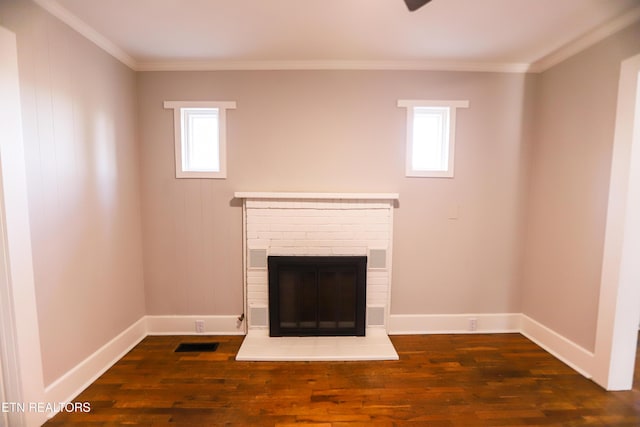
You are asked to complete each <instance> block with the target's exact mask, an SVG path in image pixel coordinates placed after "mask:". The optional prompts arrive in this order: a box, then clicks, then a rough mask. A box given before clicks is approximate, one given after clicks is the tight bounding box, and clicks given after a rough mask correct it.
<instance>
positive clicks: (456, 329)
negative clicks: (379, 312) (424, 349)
mask: <svg viewBox="0 0 640 427" xmlns="http://www.w3.org/2000/svg"><path fill="white" fill-rule="evenodd" d="M471 319H475V330H472V327H471ZM510 332H520V313H492V314H484V313H483V314H476V313H467V314H392V315H391V316H389V334H390V335H411V334H480V333H482V334H490V333H510Z"/></svg>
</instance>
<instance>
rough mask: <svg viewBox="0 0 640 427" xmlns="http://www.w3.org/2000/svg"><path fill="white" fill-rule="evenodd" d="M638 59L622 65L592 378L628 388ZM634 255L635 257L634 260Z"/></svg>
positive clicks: (639, 232)
mask: <svg viewBox="0 0 640 427" xmlns="http://www.w3.org/2000/svg"><path fill="white" fill-rule="evenodd" d="M639 84H640V55H635V56H633V57H630V58H628V59H626V60H624V61H622V63H621V69H620V80H619V85H618V104H617V110H616V125H615V134H614V142H613V153H612V163H611V178H610V184H609V202H608V209H607V222H606V230H605V241H604V252H603V262H602V275H601V283H600V300H599V306H598V323H597V330H596V345H595V355H594V356H595V357H594V362H595V364H594V370H593V379H594V381H595V382H596V383H598V384H600V385H601V386H602V387H604V388H605V389H607V390H630V389H631V388H632V387H633V371H634V364H635V358H636V347H637V340H638V319H640V262H638V259H637V257H638V254H640V89H639ZM634 257H635V258H636V259H634Z"/></svg>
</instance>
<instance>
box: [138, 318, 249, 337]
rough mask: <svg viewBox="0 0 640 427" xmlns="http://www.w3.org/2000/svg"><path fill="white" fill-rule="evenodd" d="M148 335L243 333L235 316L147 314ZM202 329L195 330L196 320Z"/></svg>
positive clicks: (242, 323)
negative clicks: (201, 322)
mask: <svg viewBox="0 0 640 427" xmlns="http://www.w3.org/2000/svg"><path fill="white" fill-rule="evenodd" d="M146 318H147V333H148V335H245V330H244V322H240V321H239V320H238V317H237V316H233V315H231V316H147V317H146ZM197 320H202V321H204V331H203V332H196V321H197Z"/></svg>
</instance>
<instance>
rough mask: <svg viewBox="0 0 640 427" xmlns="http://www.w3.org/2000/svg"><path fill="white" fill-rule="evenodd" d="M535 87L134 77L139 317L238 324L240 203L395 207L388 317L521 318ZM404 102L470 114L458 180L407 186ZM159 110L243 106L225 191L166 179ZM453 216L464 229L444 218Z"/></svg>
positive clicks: (168, 160) (232, 123)
mask: <svg viewBox="0 0 640 427" xmlns="http://www.w3.org/2000/svg"><path fill="white" fill-rule="evenodd" d="M529 80H531V78H530V77H526V76H524V75H519V74H497V73H462V72H403V71H395V72H393V71H388V72H386V71H278V72H269V71H253V72H144V73H139V75H138V97H139V119H140V132H141V142H142V182H143V190H142V194H143V227H144V257H145V262H144V267H145V286H146V298H147V312H148V314H210V315H214V314H239V313H240V312H241V311H242V247H241V242H242V235H241V233H242V226H241V220H242V216H241V208H240V205H239V204H238V203H236V202H234V201H232V197H233V193H234V191H320V192H321V191H327V192H398V193H399V194H400V204H399V207H398V208H397V209H396V212H395V230H394V233H395V236H394V254H393V285H392V288H393V290H392V313H393V314H432V313H468V312H478V313H504V312H519V311H520V305H519V301H520V296H519V265H520V264H519V250H520V237H521V233H522V222H521V219H522V213H523V210H522V202H523V192H524V191H523V190H524V176H525V172H526V169H525V167H524V166H525V165H526V160H527V159H526V153H525V151H524V150H523V147H524V140H525V138H524V137H523V135H522V133H523V126H526V124H525V123H523V117H524V116H525V115H526V114H528V112H527V110H526V109H527V108H528V104H527V102H528V99H529V98H528V89H529V87H530V84H529ZM398 99H468V100H469V101H470V108H468V109H463V110H460V111H459V113H458V129H457V147H456V177H455V179H424V178H422V179H421V178H405V177H404V156H405V152H404V146H405V139H404V138H405V114H406V110H405V109H402V108H398V107H397V101H398ZM167 100H173V101H179V100H224V101H236V102H237V109H235V110H230V111H229V112H228V179H226V180H186V179H182V180H176V179H175V178H174V176H175V175H174V173H175V172H174V154H173V149H174V148H173V121H172V111H171V110H164V109H163V102H164V101H167ZM458 207H459V219H457V220H451V219H448V217H449V215H450V213H451V212H452V211H454V210H456V209H458Z"/></svg>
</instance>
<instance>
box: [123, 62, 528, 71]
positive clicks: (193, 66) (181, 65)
mask: <svg viewBox="0 0 640 427" xmlns="http://www.w3.org/2000/svg"><path fill="white" fill-rule="evenodd" d="M529 67H530V64H526V63H494V62H463V61H425V60H397V61H385V60H303V61H299V60H281V61H268V60H259V61H250V60H247V61H227V60H203V61H150V62H140V63H138V66H137V68H136V69H137V70H138V71H241V70H246V71H256V70H258V71H264V70H407V71H474V72H494V73H524V72H527V71H528V69H529Z"/></svg>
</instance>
